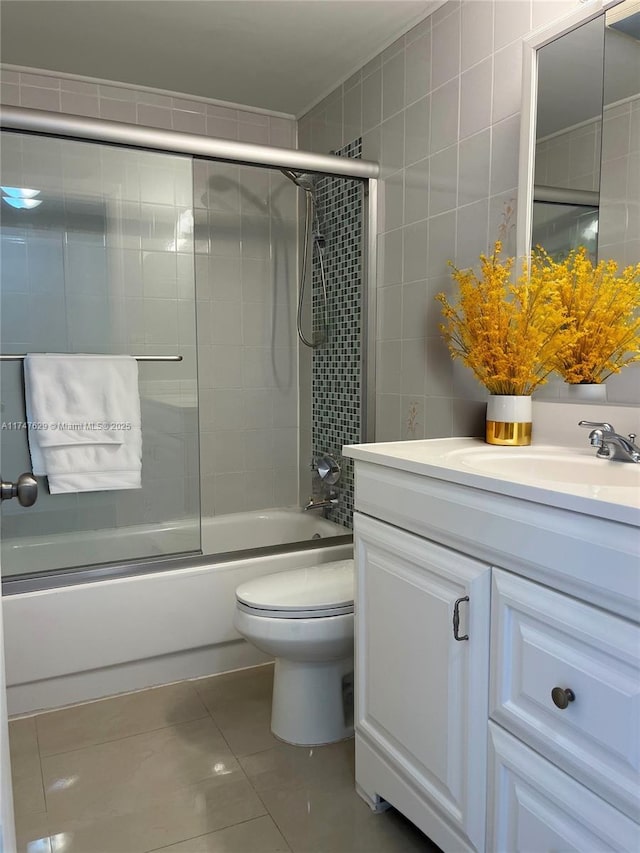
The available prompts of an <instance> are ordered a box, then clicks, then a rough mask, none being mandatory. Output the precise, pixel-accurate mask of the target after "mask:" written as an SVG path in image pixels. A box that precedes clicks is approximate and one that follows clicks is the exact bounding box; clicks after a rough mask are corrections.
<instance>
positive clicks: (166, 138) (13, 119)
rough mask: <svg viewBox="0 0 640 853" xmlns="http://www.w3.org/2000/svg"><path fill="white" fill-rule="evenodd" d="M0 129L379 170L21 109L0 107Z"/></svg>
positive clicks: (216, 156)
mask: <svg viewBox="0 0 640 853" xmlns="http://www.w3.org/2000/svg"><path fill="white" fill-rule="evenodd" d="M0 126H1V127H3V128H4V129H5V130H18V131H26V132H27V133H44V134H49V135H52V136H64V137H69V138H71V139H91V140H93V141H94V142H108V143H112V144H116V145H128V146H131V147H133V148H146V149H151V150H152V151H162V152H165V153H166V152H170V153H172V154H188V155H191V156H194V157H205V158H209V159H213V160H235V161H238V162H240V163H249V164H254V165H259V166H272V167H275V168H278V169H294V170H296V171H301V172H321V173H323V174H326V175H335V176H339V177H347V178H361V179H365V180H366V179H368V178H377V177H379V174H380V166H379V165H378V164H377V163H373V162H370V161H367V160H355V159H351V158H349V157H337V156H335V155H332V154H315V153H313V152H311V151H300V150H299V149H295V148H276V147H275V146H273V145H256V144H254V143H252V142H235V141H233V140H229V139H217V138H215V137H209V136H199V135H198V134H195V133H181V132H180V131H177V130H158V129H156V128H151V127H140V126H139V125H135V124H125V123H124V122H118V121H106V120H105V119H97V118H87V117H85V116H73V115H66V114H64V113H52V112H46V111H45V110H31V109H27V108H25V107H10V106H3V107H2V109H1V110H0Z"/></svg>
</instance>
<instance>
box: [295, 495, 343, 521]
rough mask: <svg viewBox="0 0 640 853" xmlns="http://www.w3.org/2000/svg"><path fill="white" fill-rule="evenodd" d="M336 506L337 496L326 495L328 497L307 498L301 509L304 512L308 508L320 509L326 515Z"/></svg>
mask: <svg viewBox="0 0 640 853" xmlns="http://www.w3.org/2000/svg"><path fill="white" fill-rule="evenodd" d="M336 506H338V498H337V497H328V498H309V500H308V501H307V503H306V504H305V506H303V507H302V509H303V511H304V512H306V511H307V510H309V509H321V510H322V514H323V515H324V516H325V518H326V516H327V515H328V514H329V512H330V511H331V510H332V509H333V508H334V507H336Z"/></svg>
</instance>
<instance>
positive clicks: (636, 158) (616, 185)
mask: <svg viewBox="0 0 640 853" xmlns="http://www.w3.org/2000/svg"><path fill="white" fill-rule="evenodd" d="M537 58H538V81H537V82H538V87H537V107H536V148H535V171H534V189H533V211H532V213H533V215H532V233H531V243H532V245H533V246H536V245H540V246H543V247H544V248H545V249H546V251H547V252H549V253H550V254H551V255H553V256H554V257H555V258H556V259H563V258H564V257H566V255H567V254H568V253H569V252H570V251H571V250H572V249H574V248H577V247H578V246H585V247H586V248H587V251H588V253H589V255H590V256H591V257H592V259H593V261H594V262H596V261H598V260H601V259H613V260H615V261H616V262H617V263H618V265H619V268H624V267H626V266H629V265H631V264H636V263H638V261H639V260H640V12H638V11H635V12H634V13H631V11H630V8H629V3H621V4H620V5H619V6H616V7H614V8H613V9H611V10H609V12H607V14H606V16H605V15H604V14H603V15H600V16H599V17H597V18H595V19H593V20H592V21H589V22H588V23H586V24H583V25H582V26H579V27H577V28H575V29H574V30H572V31H571V32H569V33H566V34H565V35H563V36H562V37H561V38H558V39H556V40H555V41H553V42H551V43H550V44H548V45H545V46H544V47H542V48H541V49H539V50H538V53H537ZM607 392H608V400H609V402H626V403H635V402H640V365H632V366H630V367H628V368H626V369H624V370H623V371H622V372H621V373H620V374H617V375H614V376H612V377H610V379H608V380H607ZM564 393H565V391H564V389H563V388H562V387H561V385H560V383H555V384H554V383H551V384H550V386H549V387H548V388H545V393H544V396H554V397H558V396H564Z"/></svg>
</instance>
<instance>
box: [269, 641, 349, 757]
mask: <svg viewBox="0 0 640 853" xmlns="http://www.w3.org/2000/svg"><path fill="white" fill-rule="evenodd" d="M352 674H353V657H352V656H349V657H347V658H343V659H342V660H333V661H323V662H315V663H310V662H304V663H302V662H299V661H291V660H284V659H283V658H276V665H275V671H274V676H273V703H272V706H271V731H272V732H273V734H274V735H275V736H276V737H277V738H279V739H280V740H283V741H285V742H286V743H291V744H294V745H297V746H321V745H322V744H327V743H335V742H336V741H339V740H345V739H346V738H350V737H352V736H353V676H352ZM350 676H351V677H350Z"/></svg>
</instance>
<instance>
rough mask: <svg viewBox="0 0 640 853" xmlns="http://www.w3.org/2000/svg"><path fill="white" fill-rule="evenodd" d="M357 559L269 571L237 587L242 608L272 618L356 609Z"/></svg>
mask: <svg viewBox="0 0 640 853" xmlns="http://www.w3.org/2000/svg"><path fill="white" fill-rule="evenodd" d="M353 585H354V577H353V560H339V561H337V562H332V563H324V564H321V565H318V566H310V567H309V568H306V569H295V570H294V571H289V572H278V573H277V574H273V575H266V576H264V577H261V578H256V579H255V580H252V581H248V582H247V583H244V584H241V585H240V586H239V587H238V589H237V590H236V598H237V605H238V609H239V610H242V611H243V612H245V613H249V614H251V615H253V616H268V617H270V618H272V619H319V618H322V619H325V618H328V617H331V616H343V615H345V614H349V613H353V596H354V589H353Z"/></svg>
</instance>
